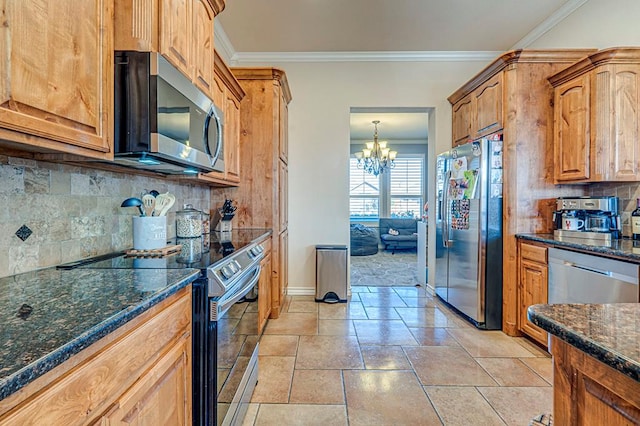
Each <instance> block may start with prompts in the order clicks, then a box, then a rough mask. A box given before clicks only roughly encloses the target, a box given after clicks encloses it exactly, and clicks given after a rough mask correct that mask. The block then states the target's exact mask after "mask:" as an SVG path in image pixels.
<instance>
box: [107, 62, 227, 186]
mask: <svg viewBox="0 0 640 426" xmlns="http://www.w3.org/2000/svg"><path fill="white" fill-rule="evenodd" d="M114 89H115V93H114V102H115V104H114V114H115V122H114V139H115V146H114V150H115V159H114V161H115V162H116V163H118V164H121V165H124V166H127V167H134V168H138V169H144V170H150V171H154V172H159V173H164V174H184V173H187V174H188V173H194V174H195V173H198V172H200V171H202V172H210V171H214V170H215V171H220V172H224V155H223V150H224V139H223V133H224V131H223V123H224V116H223V114H222V111H221V110H220V109H219V108H217V107H216V106H215V105H214V104H213V102H212V101H211V99H209V98H208V97H207V96H206V95H205V94H204V93H203V92H201V91H200V90H199V89H198V88H197V87H196V86H195V85H194V84H193V83H192V82H191V81H190V80H189V79H188V78H186V77H185V76H184V75H183V74H182V73H181V72H180V71H178V70H177V69H176V68H174V67H173V66H172V65H171V64H170V63H169V62H168V61H167V60H166V59H164V58H163V57H162V55H160V54H158V53H153V52H151V53H150V52H132V51H119V52H116V53H115V83H114Z"/></svg>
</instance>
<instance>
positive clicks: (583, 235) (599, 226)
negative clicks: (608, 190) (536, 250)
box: [553, 196, 622, 245]
mask: <svg viewBox="0 0 640 426" xmlns="http://www.w3.org/2000/svg"><path fill="white" fill-rule="evenodd" d="M618 205H619V200H618V197H610V196H606V197H560V198H558V199H556V211H554V212H553V224H554V226H553V235H554V237H555V238H556V239H557V240H560V241H563V240H564V241H567V240H572V239H575V241H576V242H580V243H584V244H593V245H610V244H611V241H612V240H614V239H618V238H620V237H621V229H622V228H621V224H620V213H619V209H618Z"/></svg>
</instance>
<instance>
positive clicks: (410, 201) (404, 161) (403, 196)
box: [389, 157, 424, 219]
mask: <svg viewBox="0 0 640 426" xmlns="http://www.w3.org/2000/svg"><path fill="white" fill-rule="evenodd" d="M423 162H424V161H423V159H422V157H406V158H398V159H396V161H395V163H396V166H395V167H394V168H393V169H391V174H390V191H389V194H390V203H391V208H390V216H391V217H413V218H416V219H419V218H420V214H421V212H422V205H423V203H422V182H423V180H424V179H423V176H422V175H423V173H422V170H423V167H422V165H423Z"/></svg>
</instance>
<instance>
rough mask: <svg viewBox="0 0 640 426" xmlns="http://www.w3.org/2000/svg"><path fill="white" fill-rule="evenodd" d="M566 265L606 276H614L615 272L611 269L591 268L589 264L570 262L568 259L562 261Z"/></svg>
mask: <svg viewBox="0 0 640 426" xmlns="http://www.w3.org/2000/svg"><path fill="white" fill-rule="evenodd" d="M562 263H563V264H564V265H565V266H569V267H571V268H577V269H582V270H583V271H588V272H593V273H594V274H600V275H604V276H606V277H613V272H611V271H603V270H601V269H596V268H591V267H587V266H582V265H578V264H577V263H573V262H569V261H567V260H564V261H562Z"/></svg>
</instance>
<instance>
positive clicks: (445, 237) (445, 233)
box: [442, 170, 451, 248]
mask: <svg viewBox="0 0 640 426" xmlns="http://www.w3.org/2000/svg"><path fill="white" fill-rule="evenodd" d="M449 180H451V170H447V172H446V174H445V178H444V181H445V184H444V188H442V245H443V246H444V247H447V248H448V247H449V242H450V240H449Z"/></svg>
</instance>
